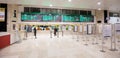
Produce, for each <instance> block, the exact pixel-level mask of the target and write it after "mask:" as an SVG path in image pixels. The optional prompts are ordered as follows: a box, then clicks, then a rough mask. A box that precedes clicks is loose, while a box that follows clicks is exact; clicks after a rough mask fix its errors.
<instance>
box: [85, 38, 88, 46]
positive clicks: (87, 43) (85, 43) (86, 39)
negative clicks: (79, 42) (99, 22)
mask: <svg viewBox="0 0 120 58" xmlns="http://www.w3.org/2000/svg"><path fill="white" fill-rule="evenodd" d="M85 39H86V40H85V45H86V46H87V45H88V43H87V42H88V40H87V39H88V38H87V36H86V37H85Z"/></svg>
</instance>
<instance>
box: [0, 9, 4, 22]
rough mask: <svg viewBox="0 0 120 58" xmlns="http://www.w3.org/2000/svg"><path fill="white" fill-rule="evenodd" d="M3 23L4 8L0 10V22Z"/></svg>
mask: <svg viewBox="0 0 120 58" xmlns="http://www.w3.org/2000/svg"><path fill="white" fill-rule="evenodd" d="M3 21H5V8H0V22H3Z"/></svg>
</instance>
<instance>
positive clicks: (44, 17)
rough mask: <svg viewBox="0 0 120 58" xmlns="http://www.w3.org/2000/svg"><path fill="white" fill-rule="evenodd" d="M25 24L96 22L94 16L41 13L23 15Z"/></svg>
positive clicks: (22, 19) (22, 18)
mask: <svg viewBox="0 0 120 58" xmlns="http://www.w3.org/2000/svg"><path fill="white" fill-rule="evenodd" d="M21 21H25V22H94V18H93V16H92V15H63V14H61V15H58V14H40V13H21Z"/></svg>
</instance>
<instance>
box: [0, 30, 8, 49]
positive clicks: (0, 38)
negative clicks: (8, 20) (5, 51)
mask: <svg viewBox="0 0 120 58" xmlns="http://www.w3.org/2000/svg"><path fill="white" fill-rule="evenodd" d="M9 45H10V34H9V33H7V32H0V49H1V48H4V47H6V46H9Z"/></svg>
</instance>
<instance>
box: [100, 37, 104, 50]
mask: <svg viewBox="0 0 120 58" xmlns="http://www.w3.org/2000/svg"><path fill="white" fill-rule="evenodd" d="M101 40H102V49H101V50H100V51H101V52H105V50H104V36H103V37H102V39H101Z"/></svg>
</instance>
